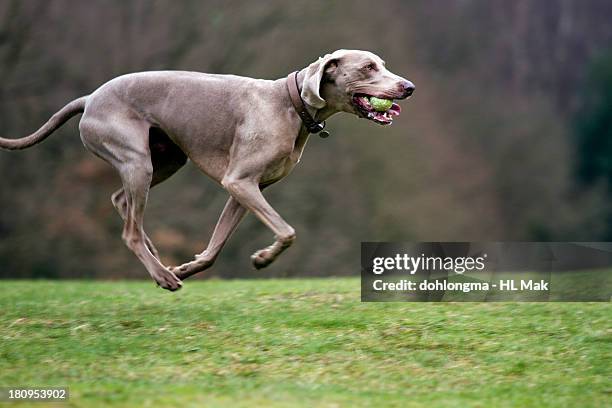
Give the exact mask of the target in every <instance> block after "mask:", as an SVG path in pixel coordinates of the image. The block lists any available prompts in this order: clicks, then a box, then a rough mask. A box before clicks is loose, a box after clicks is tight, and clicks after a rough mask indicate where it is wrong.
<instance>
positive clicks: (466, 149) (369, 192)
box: [0, 0, 612, 278]
mask: <svg viewBox="0 0 612 408" xmlns="http://www.w3.org/2000/svg"><path fill="white" fill-rule="evenodd" d="M610 21H612V2H610V1H606V0H589V1H581V2H578V1H572V0H551V1H537V0H515V1H511V2H509V1H504V0H481V1H480V0H479V1H476V0H456V1H442V0H439V1H437V0H436V1H431V0H430V1H426V2H423V1H419V2H417V1H399V0H397V1H392V0H389V1H387V0H380V1H377V2H371V1H351V2H345V1H337V2H330V1H324V0H310V1H308V2H286V1H280V0H272V1H266V2H239V1H228V0H223V1H222V0H216V1H201V0H197V1H196V0H185V1H181V2H176V1H155V0H134V1H129V2H126V1H123V0H106V1H101V0H99V1H88V2H80V1H77V0H71V1H69V0H53V1H46V2H41V1H34V0H29V1H24V0H3V1H1V2H0V78H1V79H2V81H1V85H0V123H1V127H0V129H1V134H2V136H3V137H12V138H13V137H22V136H25V135H26V134H29V133H30V132H32V131H34V130H35V129H37V128H38V127H39V126H40V125H42V124H43V123H44V122H45V121H46V120H47V119H48V118H49V117H50V116H51V115H52V114H53V113H54V112H56V111H57V110H59V109H60V108H61V107H62V106H64V104H65V103H67V102H68V101H70V100H72V99H73V98H76V97H78V96H81V95H84V94H88V93H90V92H91V91H93V90H94V89H95V88H97V87H98V86H99V85H101V84H102V83H104V82H106V81H107V80H109V79H111V78H113V77H115V76H118V75H121V74H124V73H129V72H134V71H142V70H157V69H184V70H195V71H203V72H214V73H233V74H238V75H246V76H251V77H260V78H269V79H274V78H280V77H283V76H285V75H286V74H287V73H288V72H290V71H293V70H295V69H298V68H301V67H304V66H306V65H308V64H309V63H310V62H312V61H314V60H316V59H317V58H318V57H319V56H321V55H324V54H325V53H328V52H330V51H333V50H335V49H338V48H355V49H364V50H370V51H373V52H375V53H377V54H379V55H380V56H381V57H382V58H384V59H385V60H386V62H387V66H388V67H389V68H390V69H391V70H392V71H393V72H395V73H397V74H399V75H402V76H404V77H406V78H408V79H410V80H411V81H413V82H414V83H415V84H416V87H417V89H416V92H415V95H414V97H413V98H412V99H410V100H409V101H406V102H403V103H402V108H403V113H402V116H401V117H400V118H399V120H397V121H396V123H395V124H394V125H393V126H392V127H389V128H381V127H378V126H377V125H375V124H373V123H372V122H368V121H364V120H356V119H355V118H354V117H351V116H349V115H338V116H335V117H334V118H332V120H330V121H329V123H328V128H329V129H330V130H331V133H332V137H330V138H329V139H325V140H323V139H319V138H318V137H316V136H313V137H311V139H310V141H309V143H308V146H307V148H306V151H305V153H304V156H303V158H302V162H301V163H300V164H299V165H298V166H297V167H296V169H295V170H294V172H293V173H292V174H291V175H290V176H289V177H288V178H286V179H285V180H283V181H281V182H279V183H278V184H276V185H275V186H273V187H271V188H269V189H268V190H269V191H268V190H267V191H266V195H267V197H268V199H269V201H270V202H271V203H272V205H273V206H274V207H275V208H276V209H277V210H278V211H279V212H280V214H281V215H283V217H284V218H285V219H286V220H287V221H288V222H289V223H290V224H292V225H293V226H294V227H295V228H296V230H297V235H298V240H297V241H296V243H295V244H294V246H293V247H292V248H291V249H290V250H288V251H287V252H286V253H285V254H283V256H282V257H280V258H279V259H278V260H277V261H276V262H275V263H274V264H273V265H271V266H270V267H269V268H267V269H264V270H262V271H258V272H255V271H254V270H253V269H252V267H251V264H250V260H249V256H250V254H251V253H252V252H254V251H255V250H256V249H259V248H261V247H263V246H266V245H268V244H270V243H271V240H272V234H271V233H270V232H269V231H268V230H267V229H266V228H265V227H264V226H263V225H262V224H261V223H260V222H258V221H257V220H256V219H255V217H253V216H248V217H247V218H246V219H245V220H244V221H243V223H242V225H241V226H240V228H239V229H238V231H237V232H236V234H235V235H234V237H233V238H232V239H231V240H230V242H229V244H228V245H227V247H226V248H225V250H224V251H223V252H222V254H221V256H220V257H219V259H218V261H217V263H216V265H215V266H214V267H213V269H212V270H211V271H210V273H209V275H212V276H218V277H225V278H233V277H281V276H307V275H309V276H324V275H325V276H327V275H348V274H358V272H359V251H360V242H361V241H393V240H398V241H427V240H435V241H479V240H480V241H495V240H506V241H509V240H533V241H584V240H587V241H603V240H612V205H611V204H610V198H611V194H612V24H610ZM77 124H78V119H73V120H71V121H70V122H69V123H68V124H66V125H64V127H62V128H61V129H60V130H59V131H58V132H56V133H55V134H54V135H52V137H51V138H49V139H48V140H47V141H46V142H44V143H43V144H41V145H38V146H36V147H34V148H32V149H29V150H26V151H22V152H12V153H9V152H0V174H1V182H0V263H1V265H2V267H1V268H0V277H28V278H31V277H48V278H60V277H61V278H64V277H65V278H79V277H97V278H120V277H131V278H148V275H147V273H146V271H145V269H144V268H143V267H142V265H141V264H140V263H139V262H138V260H137V259H136V257H135V256H134V255H133V254H132V253H131V252H129V250H128V249H127V248H126V247H125V246H124V244H123V242H122V240H121V237H120V236H121V229H122V223H121V220H120V218H119V216H118V215H117V214H116V212H115V210H114V208H113V207H112V205H111V202H110V195H111V194H112V192H113V191H115V190H116V189H117V188H118V187H119V186H120V182H119V178H118V176H117V175H116V174H115V173H114V172H113V170H112V169H111V168H110V167H109V166H108V165H107V164H106V163H104V162H103V161H101V160H99V159H97V158H95V157H94V156H92V155H91V154H89V153H88V152H86V151H85V149H84V148H83V146H82V144H81V142H80V139H79V137H78V129H77ZM225 200H226V193H225V192H223V191H222V190H221V189H220V188H219V187H217V186H216V185H214V184H213V183H212V182H211V181H209V180H208V179H207V178H206V176H204V175H203V174H201V173H200V172H199V171H197V170H196V169H195V168H194V166H191V165H188V166H186V167H185V168H184V169H183V170H181V171H180V172H179V173H178V174H176V175H175V176H173V177H172V178H171V179H169V180H168V181H167V182H165V183H163V184H161V185H160V186H158V187H156V188H155V189H153V190H152V193H151V196H150V201H149V207H148V211H147V216H146V220H145V228H146V230H147V231H148V233H149V235H150V236H151V237H152V239H153V241H154V242H155V243H156V245H157V247H158V249H159V250H160V253H161V255H162V257H163V260H164V262H165V263H166V264H177V263H182V262H184V261H186V260H189V259H191V258H192V257H193V254H195V253H199V252H201V251H202V250H203V248H204V247H205V246H206V243H207V240H208V239H209V237H210V234H211V233H212V230H213V227H214V225H215V222H216V220H217V218H218V216H219V214H220V212H221V209H222V208H223V205H224V203H225Z"/></svg>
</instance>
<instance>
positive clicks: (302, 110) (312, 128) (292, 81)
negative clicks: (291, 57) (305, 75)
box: [287, 71, 329, 137]
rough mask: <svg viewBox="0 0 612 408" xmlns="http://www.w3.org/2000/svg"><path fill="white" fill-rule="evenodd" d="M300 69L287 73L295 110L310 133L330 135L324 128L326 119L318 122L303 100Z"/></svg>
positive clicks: (290, 96) (288, 86)
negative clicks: (299, 79)
mask: <svg viewBox="0 0 612 408" xmlns="http://www.w3.org/2000/svg"><path fill="white" fill-rule="evenodd" d="M297 76H298V71H295V72H292V73H290V74H289V75H287V90H288V91H289V98H290V99H291V103H292V104H293V107H294V108H295V111H296V112H297V114H298V115H299V116H300V118H301V119H302V123H303V124H304V127H305V128H306V130H307V131H308V133H318V134H319V136H321V137H327V136H329V132H327V131H325V130H323V129H324V128H325V121H323V122H322V123H321V122H317V121H316V120H315V119H314V118H313V117H312V116H310V113H308V110H307V109H306V105H305V104H304V101H303V100H302V96H301V95H300V90H299V89H298V82H297V81H298V80H297Z"/></svg>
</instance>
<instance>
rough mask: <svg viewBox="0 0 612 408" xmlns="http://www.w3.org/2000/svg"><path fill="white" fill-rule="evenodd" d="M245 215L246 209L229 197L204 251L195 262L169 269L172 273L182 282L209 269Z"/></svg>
mask: <svg viewBox="0 0 612 408" xmlns="http://www.w3.org/2000/svg"><path fill="white" fill-rule="evenodd" d="M245 214H246V208H244V207H243V206H241V205H240V203H239V202H238V201H236V199H235V198H234V197H230V198H229V199H228V200H227V203H225V207H224V208H223V212H222V213H221V216H220V217H219V220H218V221H217V225H216V226H215V230H214V231H213V234H212V237H211V238H210V241H209V242H208V245H207V246H206V249H205V250H204V252H202V253H201V254H198V255H196V256H195V260H193V261H191V262H187V263H184V264H183V265H181V266H175V267H172V268H170V270H171V271H172V272H174V273H175V274H176V276H178V277H179V279H181V280H183V279H185V278H188V277H189V276H191V275H193V274H195V273H198V272H201V271H203V270H205V269H208V268H210V267H211V266H212V265H213V263H215V259H217V256H218V255H219V252H221V248H223V245H225V243H226V242H227V240H228V239H229V237H230V235H232V233H233V232H234V231H235V230H236V227H237V226H238V224H239V223H240V221H241V220H242V219H243V218H244V215H245Z"/></svg>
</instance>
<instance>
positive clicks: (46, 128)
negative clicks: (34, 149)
mask: <svg viewBox="0 0 612 408" xmlns="http://www.w3.org/2000/svg"><path fill="white" fill-rule="evenodd" d="M86 100H87V96H82V97H80V98H78V99H75V100H74V101H72V102H70V103H69V104H68V105H66V106H64V107H63V108H62V109H61V110H60V111H59V112H57V113H56V114H55V115H53V116H51V119H49V120H48V121H47V123H45V124H44V125H43V126H42V127H41V128H40V129H38V130H37V131H36V132H34V133H32V134H31V135H29V136H26V137H22V138H21V139H4V138H2V137H0V148H2V149H8V150H20V149H26V148H28V147H30V146H34V145H35V144H36V143H40V142H42V141H43V140H45V139H46V138H47V137H48V136H49V135H50V134H51V133H53V132H54V131H55V130H56V129H57V128H59V127H60V126H62V125H63V124H64V123H65V122H66V121H67V120H68V119H70V118H71V117H73V116H74V115H78V114H79V113H83V111H84V110H85V101H86Z"/></svg>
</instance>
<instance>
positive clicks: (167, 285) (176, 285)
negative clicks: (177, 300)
mask: <svg viewBox="0 0 612 408" xmlns="http://www.w3.org/2000/svg"><path fill="white" fill-rule="evenodd" d="M164 272H165V273H162V274H160V275H159V276H156V277H155V281H156V282H157V285H158V286H160V287H162V288H163V289H166V290H169V291H170V292H174V291H177V290H179V289H180V288H182V287H183V282H182V281H181V280H180V279H179V278H178V277H177V276H176V275H175V274H174V273H173V272H172V271H164Z"/></svg>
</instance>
